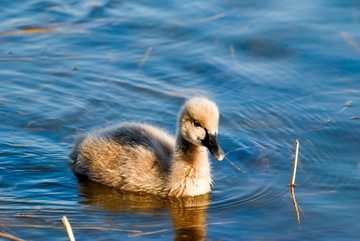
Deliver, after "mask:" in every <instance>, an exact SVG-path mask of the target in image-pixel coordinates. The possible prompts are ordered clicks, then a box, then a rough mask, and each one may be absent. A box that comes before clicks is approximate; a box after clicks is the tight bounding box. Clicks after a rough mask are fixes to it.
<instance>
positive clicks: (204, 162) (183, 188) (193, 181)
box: [169, 135, 212, 196]
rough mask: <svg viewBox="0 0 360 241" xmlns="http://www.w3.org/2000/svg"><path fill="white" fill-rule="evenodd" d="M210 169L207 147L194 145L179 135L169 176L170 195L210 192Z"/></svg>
mask: <svg viewBox="0 0 360 241" xmlns="http://www.w3.org/2000/svg"><path fill="white" fill-rule="evenodd" d="M210 169H211V168H210V162H209V155H208V152H207V149H206V147H204V146H198V145H194V144H192V143H190V142H189V141H187V140H186V139H185V138H184V137H183V136H181V135H178V138H177V141H176V147H175V153H174V156H173V165H172V167H171V173H170V177H169V179H170V180H169V185H170V187H169V190H170V192H169V195H170V196H195V195H200V194H205V193H208V192H210V190H211V183H212V180H211V174H210V171H211V170H210Z"/></svg>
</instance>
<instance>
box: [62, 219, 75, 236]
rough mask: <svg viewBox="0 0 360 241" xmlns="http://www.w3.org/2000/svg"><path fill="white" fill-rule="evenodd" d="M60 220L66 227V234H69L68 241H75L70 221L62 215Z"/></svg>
mask: <svg viewBox="0 0 360 241" xmlns="http://www.w3.org/2000/svg"><path fill="white" fill-rule="evenodd" d="M62 222H63V223H64V225H65V228H66V231H67V233H68V236H69V239H70V241H75V237H74V234H73V231H72V229H71V225H70V223H69V221H68V219H67V217H66V216H64V217H63V218H62Z"/></svg>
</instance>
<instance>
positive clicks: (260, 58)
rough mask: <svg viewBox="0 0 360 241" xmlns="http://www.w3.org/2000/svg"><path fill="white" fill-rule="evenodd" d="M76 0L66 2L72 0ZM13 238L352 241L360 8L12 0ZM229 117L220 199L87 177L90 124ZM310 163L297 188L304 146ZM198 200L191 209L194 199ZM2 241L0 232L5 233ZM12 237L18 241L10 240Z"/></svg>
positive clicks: (3, 25)
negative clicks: (198, 106) (85, 142)
mask: <svg viewBox="0 0 360 241" xmlns="http://www.w3.org/2000/svg"><path fill="white" fill-rule="evenodd" d="M64 2H65V3H64ZM0 13H1V14H0V87H1V88H0V195H1V198H0V233H3V234H10V235H12V236H14V237H17V238H21V239H24V240H68V237H67V233H66V230H65V228H64V226H63V224H62V222H61V219H62V217H63V216H64V215H66V216H67V218H68V219H69V221H70V223H71V225H72V226H73V229H74V235H75V238H76V240H120V239H121V240H174V239H175V240H191V239H192V240H268V239H271V240H355V239H357V238H358V231H359V229H360V224H359V222H358V221H359V215H360V205H359V200H360V187H359V183H360V160H359V156H360V146H359V143H360V120H359V119H358V117H359V116H360V1H357V0H353V1H343V0H333V1H308V0H304V1H298V2H295V1H292V2H290V1H284V0H269V1H250V0H243V1H233V0H225V1H187V0H182V1H178V0H175V1H151V2H149V1H110V0H103V1H100V0H99V1H90V0H83V1H58V0H56V1H44V0H28V1H19V0H17V1H0ZM194 95H204V96H207V97H209V98H211V99H213V100H214V101H215V102H217V103H218V105H219V107H220V112H221V118H220V127H219V141H220V144H221V146H222V148H223V149H224V151H225V152H228V151H231V150H234V149H237V148H242V147H243V149H240V150H237V151H234V152H231V153H229V155H228V158H229V160H231V161H232V162H233V163H234V164H235V165H236V166H237V167H239V168H241V169H243V170H245V171H246V173H243V172H241V171H239V170H237V169H236V168H235V167H234V166H232V165H231V164H230V163H229V162H227V161H225V160H224V161H222V162H218V161H217V160H215V159H214V158H212V167H213V179H214V182H215V185H214V187H213V192H212V193H211V194H210V195H209V196H205V197H202V198H196V199H194V200H193V199H191V200H164V199H161V198H159V197H154V196H149V195H138V194H133V193H122V192H119V191H118V190H114V189H112V188H107V187H104V186H101V185H99V184H96V183H90V182H84V183H83V182H81V183H79V182H78V180H77V179H76V177H75V176H73V174H72V172H71V170H70V168H69V162H70V159H69V157H68V154H69V153H70V151H71V147H72V143H73V140H74V137H75V136H76V134H77V133H79V132H83V131H87V130H90V129H93V128H97V127H101V126H104V125H110V124H113V123H117V122H119V121H124V120H133V121H141V122H148V123H152V124H155V125H158V126H161V127H164V128H166V129H168V130H169V131H170V132H171V133H174V132H175V125H176V118H177V112H178V110H179V108H180V106H181V105H182V104H183V102H184V101H185V99H186V98H188V97H191V96H194ZM296 139H299V140H300V153H299V167H298V171H297V176H296V184H297V186H296V187H295V189H294V194H295V201H296V203H297V207H298V215H299V217H298V219H299V220H297V212H296V208H295V205H294V201H293V198H292V195H291V192H290V190H289V186H288V184H289V183H290V181H291V177H292V170H293V160H294V151H295V147H294V145H295V140H296ZM189 203H190V204H191V205H188V204H189ZM0 239H1V238H0ZM4 240H7V239H4Z"/></svg>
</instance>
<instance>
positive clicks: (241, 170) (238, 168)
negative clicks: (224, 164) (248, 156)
mask: <svg viewBox="0 0 360 241" xmlns="http://www.w3.org/2000/svg"><path fill="white" fill-rule="evenodd" d="M225 159H226V160H227V161H228V162H229V163H230V164H231V165H232V166H233V167H235V168H236V169H237V170H238V171H240V172H242V173H246V171H244V170H243V169H241V168H240V167H238V166H236V165H235V164H234V163H233V162H232V161H230V160H229V159H228V158H227V157H225Z"/></svg>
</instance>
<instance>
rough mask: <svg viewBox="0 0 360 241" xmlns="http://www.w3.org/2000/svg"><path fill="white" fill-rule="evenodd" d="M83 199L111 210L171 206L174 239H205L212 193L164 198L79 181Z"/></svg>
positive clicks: (80, 193)
mask: <svg viewBox="0 0 360 241" xmlns="http://www.w3.org/2000/svg"><path fill="white" fill-rule="evenodd" d="M79 195H80V196H81V197H82V200H81V201H80V203H82V204H86V205H95V206H100V207H103V208H105V209H106V210H109V211H152V210H156V209H158V208H168V209H169V210H170V215H171V217H172V220H173V224H174V227H175V240H204V239H205V237H206V217H207V210H208V206H209V205H210V195H209V194H206V195H200V196H196V197H183V198H175V197H170V198H164V197H160V196H154V195H149V194H140V193H132V192H124V191H122V190H119V189H116V188H113V187H108V186H105V185H102V184H99V183H96V182H92V181H85V182H80V183H79Z"/></svg>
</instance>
